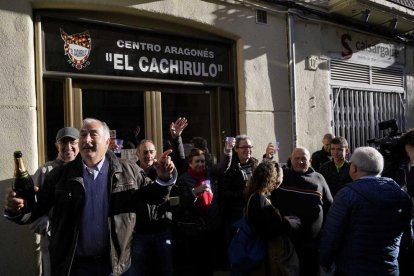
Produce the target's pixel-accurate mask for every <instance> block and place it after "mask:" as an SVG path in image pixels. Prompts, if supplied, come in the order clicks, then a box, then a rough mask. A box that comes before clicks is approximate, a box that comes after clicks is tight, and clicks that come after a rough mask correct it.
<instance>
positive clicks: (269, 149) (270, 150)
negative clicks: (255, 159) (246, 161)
mask: <svg viewBox="0 0 414 276" xmlns="http://www.w3.org/2000/svg"><path fill="white" fill-rule="evenodd" d="M275 152H276V148H275V145H273V144H272V143H269V144H267V147H266V158H267V159H273V155H274V154H275Z"/></svg>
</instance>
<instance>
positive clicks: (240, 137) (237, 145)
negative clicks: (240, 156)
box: [235, 134, 252, 148]
mask: <svg viewBox="0 0 414 276" xmlns="http://www.w3.org/2000/svg"><path fill="white" fill-rule="evenodd" d="M241 140H249V141H250V142H251V141H252V139H250V137H249V136H247V135H246V134H240V135H237V136H236V144H235V147H236V148H238V147H239V145H240V141H241Z"/></svg>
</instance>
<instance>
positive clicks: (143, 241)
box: [128, 230, 173, 276]
mask: <svg viewBox="0 0 414 276" xmlns="http://www.w3.org/2000/svg"><path fill="white" fill-rule="evenodd" d="M171 246H172V245H171V231H170V230H167V231H164V232H161V233H156V234H139V233H135V235H134V239H133V243H132V264H131V268H130V269H129V271H128V275H129V276H143V275H145V276H148V275H164V276H171V275H173V265H172V253H171V251H172V248H171Z"/></svg>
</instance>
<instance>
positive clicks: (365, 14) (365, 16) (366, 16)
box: [352, 9, 371, 23]
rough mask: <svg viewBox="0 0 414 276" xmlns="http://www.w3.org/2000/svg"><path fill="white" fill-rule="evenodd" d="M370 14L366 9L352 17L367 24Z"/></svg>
mask: <svg viewBox="0 0 414 276" xmlns="http://www.w3.org/2000/svg"><path fill="white" fill-rule="evenodd" d="M370 14H371V10H370V9H366V10H363V11H360V12H359V13H357V14H355V15H353V16H352V17H357V16H358V19H360V20H361V21H363V22H364V23H368V19H369V16H370Z"/></svg>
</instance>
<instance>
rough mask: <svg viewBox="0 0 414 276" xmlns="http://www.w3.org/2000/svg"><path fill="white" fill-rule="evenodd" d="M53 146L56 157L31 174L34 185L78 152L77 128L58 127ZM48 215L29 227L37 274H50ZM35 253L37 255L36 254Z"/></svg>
mask: <svg viewBox="0 0 414 276" xmlns="http://www.w3.org/2000/svg"><path fill="white" fill-rule="evenodd" d="M55 147H56V149H57V151H58V154H57V157H56V159H55V160H53V161H49V162H46V163H45V164H44V165H43V166H41V167H40V168H39V169H38V170H37V171H36V173H35V174H34V175H33V182H34V183H35V185H36V186H38V187H42V186H43V182H44V181H45V177H46V175H48V174H49V173H50V172H51V171H52V170H53V169H54V168H56V167H58V166H61V165H63V164H64V163H67V162H70V161H72V160H74V159H75V158H76V156H77V155H78V153H79V130H77V129H76V128H73V127H64V128H61V129H59V131H58V132H57V134H56V143H55ZM48 228H49V217H48V216H42V217H40V218H38V219H37V220H36V221H35V222H33V223H32V224H31V225H30V229H31V230H32V231H33V232H34V233H35V234H36V236H35V246H36V250H35V252H36V261H37V264H36V269H37V271H38V272H37V273H38V275H43V276H50V275H51V271H50V257H49V249H48V247H49V233H48V231H49V229H48ZM37 253H38V254H39V255H37Z"/></svg>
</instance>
